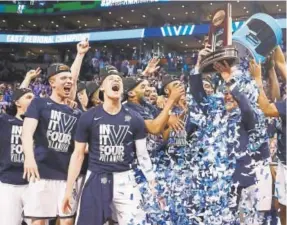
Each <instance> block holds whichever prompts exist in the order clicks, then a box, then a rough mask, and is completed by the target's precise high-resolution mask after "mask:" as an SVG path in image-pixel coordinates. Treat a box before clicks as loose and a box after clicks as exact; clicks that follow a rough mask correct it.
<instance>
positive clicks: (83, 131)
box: [75, 111, 93, 143]
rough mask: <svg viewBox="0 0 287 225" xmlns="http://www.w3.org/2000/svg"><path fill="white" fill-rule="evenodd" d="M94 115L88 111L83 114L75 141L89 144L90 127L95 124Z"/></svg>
mask: <svg viewBox="0 0 287 225" xmlns="http://www.w3.org/2000/svg"><path fill="white" fill-rule="evenodd" d="M92 120H93V115H92V114H91V113H90V112H89V111H88V112H86V113H83V114H82V115H81V117H80V119H79V121H78V124H77V129H76V135H75V141H77V142H81V143H88V142H89V137H90V136H89V135H90V127H91V125H92V123H93V121H92Z"/></svg>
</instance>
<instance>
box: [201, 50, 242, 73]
mask: <svg viewBox="0 0 287 225" xmlns="http://www.w3.org/2000/svg"><path fill="white" fill-rule="evenodd" d="M223 61H226V62H227V63H228V64H229V66H233V65H235V64H238V63H239V58H238V51H237V49H236V48H234V47H233V46H227V47H223V48H220V49H217V50H215V51H214V52H212V53H211V54H209V55H207V56H206V57H205V58H204V59H203V60H202V61H201V64H200V68H199V72H200V73H214V72H216V70H215V69H214V68H213V64H214V63H216V62H219V63H223Z"/></svg>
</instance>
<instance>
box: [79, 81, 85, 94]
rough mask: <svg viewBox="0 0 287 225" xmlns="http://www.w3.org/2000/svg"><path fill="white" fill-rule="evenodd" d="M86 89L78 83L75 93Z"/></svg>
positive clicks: (81, 83) (82, 84)
mask: <svg viewBox="0 0 287 225" xmlns="http://www.w3.org/2000/svg"><path fill="white" fill-rule="evenodd" d="M85 89H87V87H86V85H85V84H84V83H83V82H80V83H78V85H77V93H79V92H81V91H83V90H85Z"/></svg>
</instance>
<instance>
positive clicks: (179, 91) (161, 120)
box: [145, 86, 184, 135]
mask: <svg viewBox="0 0 287 225" xmlns="http://www.w3.org/2000/svg"><path fill="white" fill-rule="evenodd" d="M183 94H184V88H183V87H180V86H178V87H175V88H174V89H173V91H172V92H171V95H170V97H169V98H168V100H167V102H166V103H165V106H164V108H163V110H162V111H161V113H160V114H159V115H158V116H157V117H156V118H155V119H154V120H145V126H146V128H147V131H148V132H149V133H151V134H155V135H156V134H160V133H161V132H162V131H163V129H164V127H165V126H166V123H167V122H168V119H169V112H170V110H171V109H172V107H173V106H174V104H175V103H176V102H177V101H178V100H179V98H180V97H181V96H182V95H183Z"/></svg>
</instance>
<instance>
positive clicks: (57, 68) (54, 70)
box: [47, 63, 71, 79]
mask: <svg viewBox="0 0 287 225" xmlns="http://www.w3.org/2000/svg"><path fill="white" fill-rule="evenodd" d="M62 72H71V70H70V67H69V66H67V65H65V64H62V63H54V64H52V65H50V66H49V67H48V68H47V77H48V79H49V78H50V77H52V76H55V75H57V74H59V73H62Z"/></svg>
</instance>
